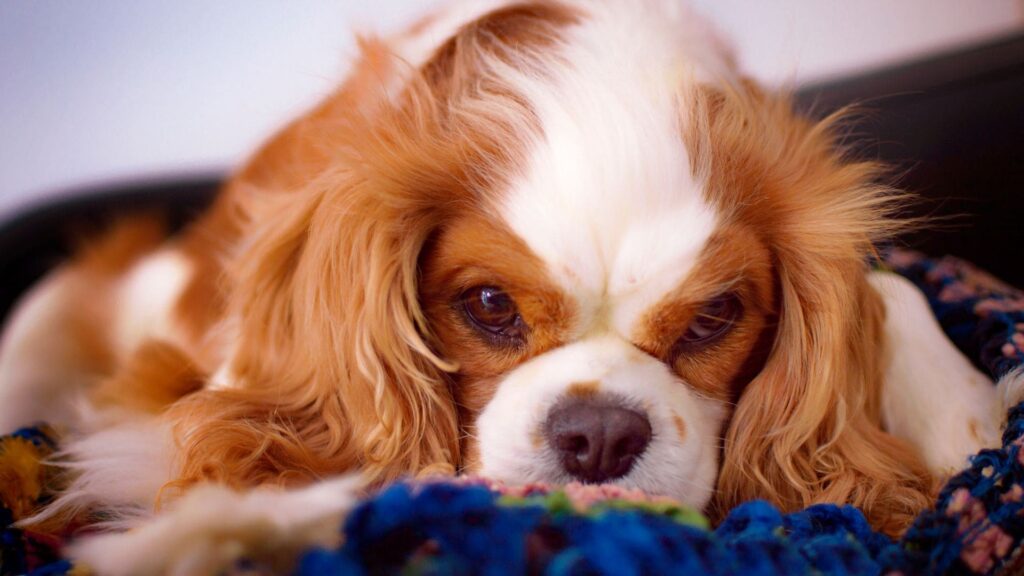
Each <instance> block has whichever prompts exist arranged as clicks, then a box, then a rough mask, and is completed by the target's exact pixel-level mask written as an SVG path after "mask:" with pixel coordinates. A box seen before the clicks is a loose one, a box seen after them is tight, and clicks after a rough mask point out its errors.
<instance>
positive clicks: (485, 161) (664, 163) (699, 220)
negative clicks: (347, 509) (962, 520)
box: [0, 0, 1000, 562]
mask: <svg viewBox="0 0 1024 576" xmlns="http://www.w3.org/2000/svg"><path fill="white" fill-rule="evenodd" d="M359 50H360V55H359V57H358V59H357V60H356V61H355V62H354V63H353V65H352V67H351V70H350V72H349V73H348V76H347V77H346V79H345V80H344V81H343V83H342V84H341V86H340V87H339V88H338V89H337V90H336V91H335V92H334V93H332V94H331V95H330V96H329V97H328V98H327V99H326V100H324V101H323V102H322V103H321V104H319V105H318V106H317V107H316V108H315V109H313V110H312V111H310V112H309V113H307V114H305V115H303V116H302V117H300V118H298V119H297V120H295V121H294V122H292V123H291V124H290V125H289V126H287V127H286V128H284V129H283V130H282V131H281V132H280V133H278V134H277V135H276V136H275V137H273V138H272V139H271V140H270V141H269V142H268V143H267V144H266V145H265V146H264V147H263V148H262V149H261V150H259V151H258V152H257V153H256V154H255V155H254V156H253V157H252V159H251V160H249V161H248V163H247V164H245V165H244V166H243V167H242V168H241V169H240V170H239V171H238V172H237V173H236V174H235V175H234V176H233V177H232V178H231V179H230V181H229V182H228V183H227V184H226V185H225V186H224V188H223V190H222V191H221V192H220V194H219V196H218V198H217V200H216V202H215V204H214V205H213V206H212V207H211V208H210V209H209V210H208V211H207V212H206V213H205V214H204V215H202V216H201V217H200V218H199V219H198V220H197V221H196V222H194V223H193V224H191V225H190V226H189V227H188V228H187V229H186V230H185V231H183V232H182V233H180V234H179V235H176V236H173V237H171V238H169V239H168V238H166V237H165V234H164V233H163V232H162V230H160V229H159V227H157V226H155V225H154V224H153V223H152V222H150V221H148V220H144V219H136V220H128V221H125V222H122V223H121V224H120V225H118V226H116V227H114V228H113V229H112V230H111V231H110V232H109V233H107V234H106V235H105V236H104V237H103V238H101V239H99V240H98V241H96V242H95V243H93V244H92V245H90V246H89V247H88V248H87V249H85V250H83V252H82V253H81V254H79V255H78V256H77V257H76V258H75V259H74V260H73V261H71V262H69V263H67V264H65V265H63V266H62V267H60V268H59V269H57V270H56V271H54V272H53V273H51V274H50V275H49V276H48V277H47V278H46V279H45V280H44V281H43V282H41V283H40V284H39V285H38V286H37V287H35V288H34V289H33V290H32V291H31V292H30V294H29V295H28V296H27V297H26V298H25V299H24V300H23V301H22V303H21V304H20V306H19V307H18V309H17V311H16V313H15V315H14V317H13V320H12V322H11V323H10V325H9V326H8V328H7V330H6V333H5V335H4V338H3V341H2V348H0V425H2V427H3V428H4V429H11V428H14V427H16V426H19V425H25V424H31V423H33V422H35V421H39V420H46V421H50V422H54V423H56V424H59V425H61V426H63V427H64V428H65V429H66V430H67V440H66V442H65V446H64V450H63V453H62V456H61V458H62V459H63V460H62V461H63V462H64V463H65V466H67V469H68V471H69V472H70V473H71V476H72V479H71V481H70V484H69V486H68V488H67V490H66V492H64V493H63V494H62V495H61V496H60V497H59V498H58V499H57V500H56V501H55V502H54V503H53V504H52V505H51V506H50V508H49V509H48V511H44V513H43V517H45V516H47V514H50V515H55V514H61V513H67V512H69V511H74V512H80V511H83V510H102V511H103V512H104V517H105V518H107V519H108V521H109V519H111V518H113V519H115V520H117V521H118V522H120V524H119V526H122V527H123V526H138V525H141V524H144V523H146V522H150V523H152V522H157V523H159V522H161V516H160V515H157V517H156V520H153V515H154V503H155V502H156V501H157V500H158V498H159V499H160V501H161V502H163V503H164V504H165V508H169V509H170V510H171V512H172V513H173V512H175V511H179V512H180V511H181V510H193V511H194V512H195V513H196V514H202V513H204V511H205V513H206V514H207V515H208V516H209V515H210V514H212V513H211V512H209V510H211V509H215V510H221V512H218V514H220V515H221V516H226V514H223V509H222V508H223V507H222V506H221V507H218V506H212V507H206V508H204V507H203V506H196V505H193V506H191V507H189V506H188V505H185V504H181V503H182V502H185V503H186V504H187V503H188V502H189V496H190V494H206V496H203V497H204V498H206V499H207V500H206V501H211V502H214V501H219V502H236V501H235V500H232V498H237V502H236V503H237V504H238V505H239V506H241V507H246V506H248V508H246V509H247V510H249V511H250V512H251V513H252V514H254V515H255V517H262V516H261V515H264V516H267V517H271V516H273V517H277V516H274V515H275V514H278V515H280V514H282V512H281V508H282V507H281V506H280V504H267V502H271V501H274V502H276V501H275V500H273V497H269V496H268V498H269V499H268V500H259V499H258V498H257V499H256V500H246V499H245V498H246V497H245V496H244V495H237V494H243V493H241V492H238V493H236V492H230V494H236V495H237V496H225V497H224V498H226V500H221V499H220V498H221V496H209V494H210V492H208V491H209V490H214V491H216V490H217V488H216V487H217V486H220V487H227V488H229V489H231V490H242V491H244V490H247V489H252V488H256V487H266V486H279V487H285V488H289V489H292V490H293V491H292V492H289V491H281V492H272V493H271V494H274V495H275V497H280V498H288V497H289V496H290V495H291V496H294V495H296V494H298V495H300V497H301V498H305V500H302V501H303V502H307V503H308V502H316V501H318V500H317V497H316V494H321V493H323V494H331V495H332V498H333V497H335V496H338V494H342V493H348V492H346V490H348V489H349V488H348V487H349V484H348V483H346V482H347V481H346V480H341V481H335V480H331V481H326V482H327V484H318V482H320V483H323V482H324V480H323V479H325V478H335V477H339V475H344V474H351V473H357V474H358V475H359V477H360V478H361V481H363V482H366V483H369V484H370V485H380V484H383V483H385V482H387V481H390V480H394V479H396V478H399V477H402V476H406V475H424V474H433V473H440V474H480V475H483V476H487V477H489V478H493V479H497V480H501V481H504V482H507V483H527V482H537V481H542V482H551V483H565V482H571V481H580V482H587V483H614V484H617V485H621V486H625V487H630V488H639V489H642V490H644V491H647V492H650V493H655V494H661V495H667V496H670V497H673V498H675V499H677V500H679V501H680V502H682V503H685V504H688V505H690V506H693V507H695V508H699V509H703V510H705V511H707V512H708V513H709V514H710V515H711V516H712V517H713V518H715V517H720V516H721V515H722V514H723V513H724V512H726V511H728V510H729V509H730V508H731V507H733V506H735V505H736V504H738V503H740V502H743V501H746V500H749V499H754V498H761V499H766V500H768V501H769V502H771V503H773V504H775V505H776V506H778V507H780V508H781V509H783V510H793V509H798V508H801V507H804V506H807V505H810V504H814V503H823V502H831V503H847V504H853V505H856V506H858V507H859V508H860V509H861V510H862V511H863V512H864V513H865V515H866V516H867V518H868V519H869V521H870V522H871V524H872V525H873V526H874V527H875V528H877V529H880V530H883V531H885V532H887V533H889V534H898V533H900V532H901V531H902V530H903V529H904V528H905V527H906V526H907V524H908V522H909V520H910V519H911V518H912V517H913V516H914V515H915V514H916V513H917V512H918V511H920V510H921V509H923V508H925V507H926V506H928V504H929V502H930V499H931V497H932V496H933V491H934V487H935V486H936V482H937V481H938V480H939V479H941V478H943V477H944V475H946V474H948V473H949V472H950V471H951V470H956V469H958V468H960V467H962V466H963V465H964V464H965V463H966V457H967V456H968V455H969V454H972V453H973V452H975V451H976V450H978V449H979V448H981V447H984V446H988V445H996V444H997V443H998V442H997V438H998V429H997V426H996V424H997V423H998V421H999V418H998V414H999V405H1000V403H999V401H998V398H997V394H996V388H995V387H994V386H993V385H992V383H991V382H990V381H989V380H988V379H987V378H986V377H985V376H984V375H982V374H981V373H979V372H978V371H977V370H976V369H975V368H974V367H973V366H972V365H971V363H970V362H969V361H968V360H967V359H966V358H965V357H964V356H963V355H962V354H961V353H960V352H958V351H957V350H956V348H955V347H953V345H952V344H951V343H950V342H949V341H948V340H947V339H946V337H945V336H944V334H943V333H942V330H941V328H940V327H939V326H938V324H937V323H936V322H935V320H934V318H933V317H932V314H931V312H930V309H929V307H928V305H927V302H926V301H925V299H924V297H923V296H922V294H921V293H919V292H918V291H917V289H916V288H914V287H913V286H912V285H911V284H909V283H908V282H907V281H905V280H902V279H899V278H898V277H896V276H894V275H891V274H887V273H884V272H873V271H871V269H870V266H869V260H870V258H871V256H872V255H873V254H874V246H875V245H876V244H877V243H879V242H882V241H887V240H889V239H890V238H891V237H893V235H895V234H897V233H899V232H901V231H903V230H904V229H905V228H906V226H907V224H908V223H907V222H906V221H905V220H901V219H900V218H898V217H897V216H896V214H897V212H898V211H899V209H900V208H901V207H902V206H903V204H904V202H905V201H906V198H907V196H906V195H905V194H904V193H902V192H899V191H897V190H895V189H893V188H890V187H888V186H885V185H884V184H881V183H880V180H881V179H882V177H883V176H884V167H882V166H880V165H878V164H877V163H875V162H870V161H864V160H859V159H855V158H853V157H851V156H850V155H848V154H847V153H846V152H845V151H844V150H843V148H842V147H841V146H840V145H839V142H838V136H837V132H838V131H839V130H840V128H841V126H842V124H841V123H842V115H841V114H840V115H833V116H830V117H828V118H825V119H824V120H821V121H812V120H809V119H807V118H804V117H801V116H799V115H798V114H796V113H795V112H794V111H793V107H792V102H791V100H790V98H789V97H788V96H787V95H786V94H784V93H778V92H776V91H772V90H768V89H766V88H764V87H762V86H760V85H758V84H757V83H756V82H755V81H753V80H752V79H750V78H748V77H746V76H744V75H743V73H742V72H741V71H740V69H739V67H738V65H737V63H736V59H735V58H734V56H733V55H732V53H731V52H730V50H729V48H728V46H727V45H726V44H725V43H724V42H723V41H722V40H721V39H720V38H719V36H718V34H717V33H716V32H715V31H714V29H713V28H712V27H711V26H710V25H709V24H708V23H707V22H706V21H705V20H703V19H701V18H699V17H698V16H697V15H695V14H694V13H693V12H692V11H691V10H690V9H688V8H687V7H686V6H685V5H683V4H681V3H680V2H677V1H673V0H643V1H640V2H636V1H626V0H605V1H596V0H595V1H586V0H551V1H523V2H512V1H507V0H502V1H494V0H488V1H474V2H463V3H461V4H454V5H451V6H449V7H447V8H442V9H440V10H437V11H435V12H434V13H432V14H429V15H428V16H426V17H425V18H423V19H421V20H420V21H418V22H416V23H414V24H413V25H412V26H410V27H409V28H408V29H406V30H404V31H403V32H401V33H398V34H394V35H391V36H386V37H363V38H361V39H360V41H359ZM330 482H336V484H330ZM339 482H340V483H339ZM323 486H335V487H337V488H338V490H333V491H332V490H331V489H324V488H323ZM318 489H319V490H321V492H317V490H318ZM324 490H326V491H324ZM204 491H206V492H204ZM218 494H221V493H218ZM310 494H313V496H310ZM195 498H199V497H198V496H197V497H195ZM321 500H324V501H326V500H329V499H328V498H321ZM342 500H344V499H342ZM243 501H244V504H243ZM253 502H256V503H255V504H254V503H253ZM176 503H177V504H176ZM328 507H329V506H328ZM192 525H193V526H196V525H197V524H195V523H193V524H192ZM198 525H199V526H202V523H199V524H198ZM160 526H162V528H160V529H161V530H170V531H172V532H173V530H174V526H173V524H168V523H167V522H164V523H163V524H160ZM179 531H180V529H179ZM201 532H202V531H201V530H200V534H201ZM136 534H138V533H136ZM144 534H145V533H144ZM162 534H164V535H165V536H166V533H162ZM101 538H107V537H101ZM162 538H163V537H162ZM159 540H161V539H156V538H154V539H153V542H151V544H153V545H154V546H155V545H157V544H158V541H159ZM164 540H165V539H164ZM131 548H132V547H124V546H122V547H121V548H120V549H121V550H122V552H121V553H120V554H121V556H117V555H115V556H114V557H115V559H117V560H118V561H126V560H125V555H128V554H130V552H128V551H127V550H129V549H131ZM134 549H135V551H136V552H138V551H139V549H138V548H137V547H136V548H134ZM108 552H109V550H108ZM147 554H150V552H149V551H147ZM150 555H152V554H150ZM100 556H102V555H101V554H96V555H94V556H93V558H98V557H100ZM154 557H155V556H154ZM96 561H97V562H102V560H96Z"/></svg>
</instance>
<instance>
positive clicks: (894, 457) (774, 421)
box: [695, 85, 931, 533]
mask: <svg viewBox="0 0 1024 576" xmlns="http://www.w3.org/2000/svg"><path fill="white" fill-rule="evenodd" d="M699 99H700V101H701V102H702V106H701V107H700V109H701V110H702V112H701V113H702V114H703V116H702V117H701V118H699V119H698V120H699V122H698V125H700V126H702V128H703V130H705V131H706V132H705V133H704V135H703V136H701V137H695V138H697V140H700V141H701V142H700V145H701V146H702V149H703V150H704V151H705V152H706V154H705V155H704V157H703V159H702V162H703V167H704V169H705V170H707V174H708V179H709V185H710V187H711V194H712V195H713V196H714V199H715V200H716V201H717V202H718V203H719V205H720V206H722V207H723V212H724V213H726V214H728V215H729V217H733V218H737V219H740V220H744V221H747V222H748V223H750V224H751V225H752V227H753V228H754V229H756V230H760V231H762V234H763V235H764V237H763V241H764V242H765V244H766V245H767V246H768V247H769V249H770V250H771V252H772V254H773V258H774V269H775V274H776V281H777V292H778V295H779V296H778V300H779V301H778V302H777V313H778V326H777V329H776V330H777V332H776V338H775V342H774V346H773V347H772V350H771V353H770V355H769V357H768V360H767V362H766V365H765V366H764V368H763V370H762V371H761V372H760V374H759V375H758V376H757V377H755V378H754V379H753V380H752V381H751V382H750V383H749V384H748V386H747V387H746V389H745V391H744V392H743V393H742V395H741V397H740V400H739V402H738V405H737V407H736V410H735V412H734V414H733V416H732V420H731V422H730V425H729V427H728V430H727V432H726V437H725V451H724V455H723V457H724V462H723V465H722V468H721V475H720V478H719V493H718V497H717V503H716V508H717V510H719V511H726V510H728V509H730V508H731V507H732V506H734V505H736V504H738V503H739V502H742V501H745V500H749V499H753V498H768V499H769V500H771V501H772V502H774V503H775V504H776V505H778V506H780V507H782V508H783V509H785V510H793V509H798V508H802V507H804V506H807V505H809V504H812V503H819V502H835V503H852V504H854V505H857V506H858V507H860V508H861V509H862V510H864V511H865V513H866V514H867V516H868V518H869V520H870V521H871V522H872V524H873V525H874V526H876V527H878V528H881V529H883V530H886V531H887V532H890V533H895V532H898V531H900V530H902V529H903V528H905V527H906V525H907V523H908V522H909V520H910V519H911V518H912V517H913V515H914V514H915V513H916V512H917V511H919V510H920V509H921V508H923V507H925V506H926V505H927V504H928V502H929V494H930V491H931V480H930V478H929V475H928V473H927V470H926V468H925V466H924V465H923V463H922V462H921V461H920V460H919V458H918V457H917V456H916V455H915V454H914V453H913V452H912V451H911V450H910V448H909V447H907V446H906V445H904V444H903V443H902V442H900V441H898V440H896V439H895V438H893V437H892V436H890V435H888V434H886V433H885V432H883V431H882V429H881V428H880V394H881V385H882V382H881V379H882V362H883V360H884V356H883V354H884V353H885V347H884V344H883V342H882V337H883V333H882V328H881V327H882V320H883V318H884V309H883V307H882V303H881V301H880V299H879V297H878V296H877V295H876V294H875V293H874V292H873V291H872V290H871V288H870V287H869V286H868V284H867V281H866V277H865V274H866V271H867V260H868V258H869V257H870V255H871V254H872V251H873V243H874V242H875V241H877V240H879V239H882V238H885V237H887V236H888V235H890V234H892V233H893V232H894V231H896V230H898V229H899V228H900V227H901V226H904V225H905V222H900V221H899V220H897V219H895V218H894V216H893V213H894V209H895V208H896V207H898V205H899V203H900V201H901V198H902V196H901V195H900V194H899V193H897V192H895V191H893V190H891V189H889V188H886V187H883V186H879V185H877V184H876V183H875V181H876V180H877V177H878V175H879V166H877V165H875V164H873V163H869V162H857V161H851V160H846V159H844V158H843V157H842V155H841V154H840V153H838V152H837V151H836V150H835V149H834V144H833V140H834V130H835V126H836V123H837V121H838V120H839V118H840V117H841V116H839V115H836V116H833V117H831V118H828V119H826V120H824V121H823V122H821V123H818V124H814V123H811V122H809V121H807V120H804V119H801V118H797V117H795V116H794V115H793V113H792V112H791V104H790V101H789V100H788V99H787V98H775V97H769V96H766V95H764V94H761V93H760V92H759V91H758V90H757V89H756V88H755V87H753V86H750V85H747V86H742V87H739V88H737V89H736V90H732V91H727V92H719V91H711V90H706V91H704V92H703V93H702V94H701V95H699Z"/></svg>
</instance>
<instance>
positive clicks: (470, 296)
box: [462, 286, 526, 339]
mask: <svg viewBox="0 0 1024 576" xmlns="http://www.w3.org/2000/svg"><path fill="white" fill-rule="evenodd" d="M462 308H463V310H464V312H465V314H466V318H468V319H469V321H470V322H471V323H472V324H473V325H474V326H476V327H477V328H479V329H480V330H483V331H484V332H485V333H487V334H491V335H493V336H498V337H501V338H512V339H521V338H522V337H523V335H524V333H525V331H526V324H525V323H524V322H523V319H522V317H521V316H520V315H519V309H518V308H516V303H515V302H514V301H513V300H512V297H511V296H509V295H508V294H506V293H505V292H504V291H503V290H502V289H501V288H498V287H496V286H477V287H476V288H470V289H469V290H467V291H466V292H464V293H463V294H462Z"/></svg>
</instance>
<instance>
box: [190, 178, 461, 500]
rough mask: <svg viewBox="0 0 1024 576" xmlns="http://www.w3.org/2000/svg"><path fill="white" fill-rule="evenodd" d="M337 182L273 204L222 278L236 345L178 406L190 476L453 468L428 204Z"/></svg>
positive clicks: (275, 476)
mask: <svg viewBox="0 0 1024 576" xmlns="http://www.w3.org/2000/svg"><path fill="white" fill-rule="evenodd" d="M349 178H351V175H343V174H334V175H332V177H324V178H323V179H322V180H320V181H317V182H314V183H311V184H310V185H309V187H308V188H306V189H304V190H302V191H296V192H294V193H293V194H294V197H292V198H288V197H278V198H274V199H273V200H271V201H268V204H267V206H266V207H267V208H269V207H271V206H273V207H274V212H275V214H274V215H273V216H270V215H263V216H261V217H260V218H259V221H260V224H258V227H257V229H254V230H252V232H251V234H250V236H249V238H250V239H251V241H250V243H249V245H248V246H247V247H246V248H245V250H244V252H242V253H241V254H240V255H239V256H238V257H237V261H236V262H235V263H234V265H233V266H232V268H231V269H230V270H229V280H228V281H229V282H230V284H231V290H232V304H233V308H232V309H231V318H232V322H233V325H230V326H227V327H226V329H228V330H230V331H231V332H232V333H233V334H234V341H235V342H237V346H236V347H235V348H234V349H233V350H232V351H231V354H232V357H231V362H230V364H229V365H228V366H227V368H226V370H225V371H224V372H223V373H222V374H220V375H218V377H217V380H216V381H215V382H214V384H213V385H212V387H211V388H208V389H207V390H204V391H203V392H200V393H198V394H194V395H193V396H191V397H188V398H186V399H185V400H184V401H183V402H180V403H179V404H178V405H176V406H175V407H174V410H175V411H176V413H177V414H178V415H179V416H178V417H177V418H176V421H177V422H178V423H179V428H178V429H179V432H180V438H181V441H182V442H183V448H184V457H183V461H182V464H183V470H182V476H183V479H185V480H198V479H217V480H221V481H226V482H231V483H234V482H241V483H266V482H275V481H281V480H283V479H284V478H283V477H284V476H288V475H296V476H309V477H317V476H322V475H325V474H330V473H337V472H340V471H344V470H347V469H351V468H355V467H358V468H360V469H361V470H362V471H363V472H365V473H366V475H367V476H368V477H369V478H370V479H378V478H379V479H385V478H393V477H395V476H396V475H398V474H401V473H409V472H412V473H415V472H418V471H423V470H425V469H428V468H430V467H436V466H440V467H442V468H444V467H447V468H448V469H449V470H450V469H453V467H454V466H455V464H456V463H457V462H458V458H459V454H458V438H457V422H456V414H455V407H454V404H453V401H452V398H451V395H450V394H449V390H448V387H447V382H446V379H445V377H444V375H443V372H444V370H446V369H451V366H450V365H449V364H448V363H446V362H444V361H443V360H441V359H440V358H438V357H437V356H436V355H435V354H434V353H433V352H432V350H431V347H430V346H429V345H428V343H427V341H426V339H427V337H428V335H429V329H428V327H427V326H426V325H425V323H424V317H423V313H422V311H421V310H420V305H419V301H418V296H417V260H418V256H419V252H420V249H421V247H422V245H423V243H424V241H425V240H426V238H427V236H428V235H429V233H430V231H431V230H432V229H433V227H434V226H435V224H436V223H435V222H433V221H432V214H431V211H430V210H427V209H426V207H424V206H416V205H410V204H409V202H408V200H409V199H408V198H402V197H399V196H397V195H390V194H389V193H388V191H387V190H382V189H380V188H376V189H374V188H373V187H372V186H370V185H368V183H366V182H359V181H352V180H349Z"/></svg>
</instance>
